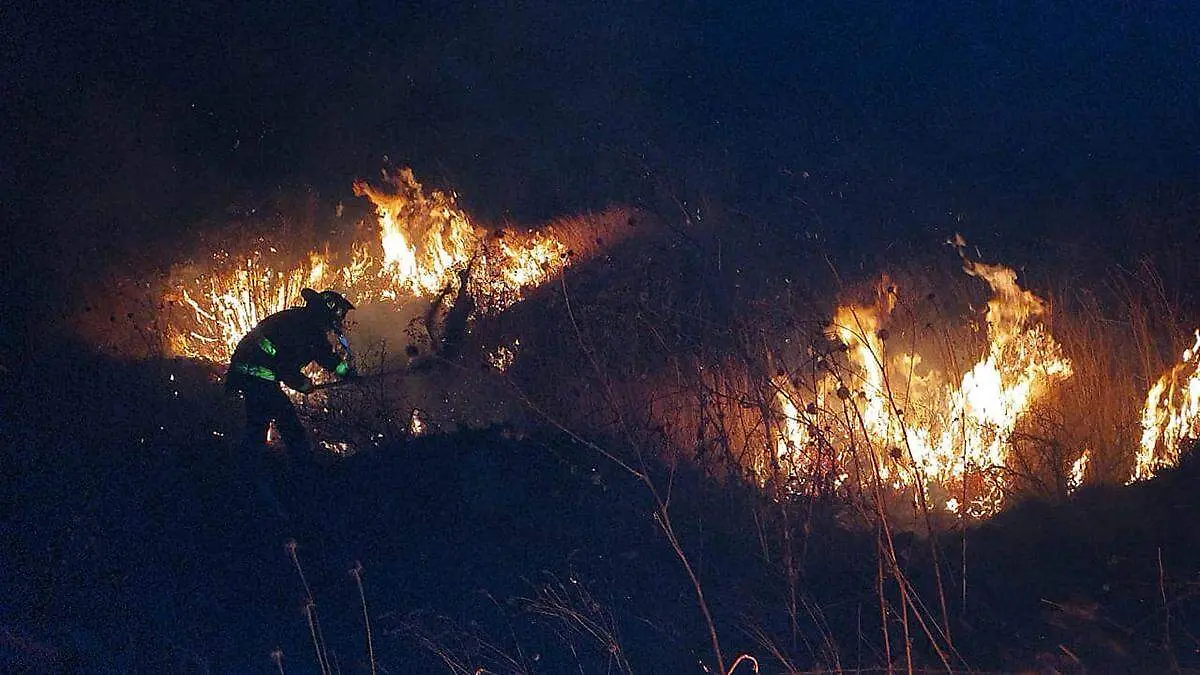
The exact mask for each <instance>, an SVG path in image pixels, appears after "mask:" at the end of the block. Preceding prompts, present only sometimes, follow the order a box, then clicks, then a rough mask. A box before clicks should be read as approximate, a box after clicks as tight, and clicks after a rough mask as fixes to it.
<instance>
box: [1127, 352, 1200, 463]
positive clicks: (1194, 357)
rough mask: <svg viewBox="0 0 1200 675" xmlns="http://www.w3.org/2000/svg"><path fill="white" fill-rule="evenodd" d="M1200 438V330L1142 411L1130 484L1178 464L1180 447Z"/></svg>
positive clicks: (1147, 399)
mask: <svg viewBox="0 0 1200 675" xmlns="http://www.w3.org/2000/svg"><path fill="white" fill-rule="evenodd" d="M1197 436H1200V330H1197V331H1196V333H1195V341H1194V342H1193V343H1192V346H1191V347H1189V348H1187V349H1185V350H1184V352H1183V356H1182V358H1181V359H1180V362H1179V363H1178V364H1177V365H1176V366H1175V367H1174V368H1172V369H1171V370H1170V371H1168V372H1166V373H1164V374H1163V376H1162V377H1160V378H1158V382H1156V383H1154V386H1153V387H1151V388H1150V392H1149V393H1148V394H1146V404H1145V406H1143V407H1142V442H1141V447H1140V448H1139V449H1138V452H1137V457H1136V458H1135V460H1134V467H1133V475H1132V476H1131V477H1130V482H1133V481H1139V480H1145V479H1147V478H1151V477H1153V476H1154V473H1155V472H1156V471H1158V470H1160V469H1162V468H1165V467H1170V466H1175V465H1176V464H1178V463H1179V453H1180V446H1182V445H1183V444H1184V443H1185V442H1186V441H1188V440H1189V439H1195V438H1196V437H1197Z"/></svg>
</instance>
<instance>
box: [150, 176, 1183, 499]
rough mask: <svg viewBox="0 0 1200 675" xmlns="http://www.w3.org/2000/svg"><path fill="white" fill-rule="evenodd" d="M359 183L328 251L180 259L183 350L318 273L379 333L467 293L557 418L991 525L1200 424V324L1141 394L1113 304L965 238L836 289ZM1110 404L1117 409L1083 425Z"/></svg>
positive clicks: (477, 332)
mask: <svg viewBox="0 0 1200 675" xmlns="http://www.w3.org/2000/svg"><path fill="white" fill-rule="evenodd" d="M354 193H355V195H357V196H360V197H363V198H365V199H366V200H367V201H366V203H365V204H364V205H369V208H370V211H371V212H370V213H369V214H367V215H365V216H364V217H363V218H362V219H361V220H360V221H358V222H357V223H356V224H355V226H354V227H353V228H351V231H350V233H349V234H348V235H345V236H343V237H342V238H341V241H340V242H338V243H337V244H336V245H332V244H330V243H325V244H324V245H320V244H319V243H316V242H312V241H310V242H309V243H310V244H311V245H309V246H300V247H298V248H292V249H288V248H286V247H283V246H282V245H281V244H280V243H279V242H275V243H272V241H271V240H270V239H268V238H265V237H259V238H258V239H256V240H254V241H252V242H251V243H250V244H249V245H247V246H244V247H241V248H240V249H238V248H237V247H234V248H231V249H223V250H220V251H216V252H214V253H212V254H211V256H210V257H209V258H208V259H207V260H206V261H205V262H203V263H200V264H190V265H186V266H178V267H176V268H174V269H173V270H172V273H171V274H170V276H169V279H168V281H167V284H166V286H167V291H166V293H165V300H166V301H167V302H166V303H165V305H166V306H168V307H170V308H171V309H169V310H168V316H167V318H166V321H165V325H166V329H165V339H166V344H167V347H168V349H169V351H170V352H171V353H172V354H174V355H177V356H183V357H187V358H192V359H200V360H205V361H209V362H212V363H215V364H221V363H224V362H225V361H226V360H227V359H228V356H229V354H230V353H231V352H232V349H233V347H234V345H236V343H237V340H238V339H240V337H241V336H242V335H243V334H244V333H245V332H247V331H248V330H249V329H250V328H251V327H252V326H253V325H255V324H256V323H257V322H258V321H260V320H261V319H262V318H263V317H265V316H266V315H267V314H270V313H271V312H275V311H278V310H280V309H282V308H284V307H286V306H289V305H292V304H296V303H297V301H298V296H299V291H300V289H301V288H303V287H306V286H311V287H333V288H338V289H340V290H343V291H344V292H345V293H346V294H347V296H348V297H350V299H351V300H352V301H353V302H355V303H356V304H358V305H359V306H360V308H362V310H360V312H359V314H363V315H364V316H367V315H370V313H371V312H377V313H378V310H377V309H375V308H378V309H381V310H384V311H383V313H382V314H379V317H377V318H376V319H373V320H372V321H374V323H375V324H377V326H376V328H377V330H376V331H375V333H376V334H375V335H374V336H373V339H379V340H381V341H388V340H391V341H392V343H393V344H394V343H395V341H396V337H397V336H403V337H401V338H399V339H403V340H404V341H406V342H407V343H408V344H410V345H411V344H415V343H420V342H422V340H425V342H424V343H423V344H422V346H425V345H429V346H432V344H431V343H432V342H434V341H435V336H434V329H433V326H432V324H434V323H435V322H437V321H439V319H441V320H444V317H445V316H446V314H445V313H446V312H449V311H451V309H452V307H453V305H454V304H455V303H456V302H458V301H460V299H461V298H464V297H466V298H469V299H470V301H471V302H472V303H473V304H472V306H471V307H470V308H469V316H467V317H466V320H467V326H468V330H469V331H471V335H472V337H471V341H472V345H473V347H472V348H473V349H474V350H475V352H476V353H475V354H473V356H472V358H474V356H477V357H478V359H477V360H478V361H480V364H481V365H482V364H485V363H490V365H491V368H492V369H494V370H495V371H500V372H502V373H503V374H504V376H505V377H509V378H510V379H511V381H512V382H514V383H516V384H518V386H519V387H521V388H522V389H523V391H524V392H525V394H526V395H528V396H529V397H530V400H534V399H537V400H541V401H544V402H545V404H546V407H545V410H546V411H547V412H552V414H555V415H558V416H561V417H562V418H563V419H568V420H571V421H572V423H575V424H579V425H581V426H586V427H593V428H598V429H604V428H606V427H608V426H609V425H612V424H618V423H621V424H628V423H629V422H630V421H631V420H632V421H634V422H636V424H637V425H638V426H639V427H640V428H641V431H640V432H639V434H641V435H642V436H643V437H647V438H648V437H653V438H651V439H650V442H653V443H657V444H659V445H660V446H661V447H663V448H664V452H665V453H666V454H667V455H670V456H675V457H678V456H680V455H683V456H689V457H690V458H691V459H694V460H697V461H699V462H700V463H702V464H705V465H706V466H709V468H710V469H712V470H714V471H717V472H734V473H739V474H745V475H748V476H751V477H753V479H754V480H755V481H756V482H758V483H759V484H760V485H762V486H764V487H768V488H770V489H772V490H778V491H779V493H780V494H828V495H837V496H839V497H840V498H842V499H848V500H851V501H855V500H858V501H861V500H864V499H868V498H869V496H870V495H872V494H875V493H877V492H879V491H884V492H887V493H888V494H890V495H892V497H890V499H891V500H892V501H894V502H895V503H897V504H899V505H902V506H903V508H905V509H915V510H924V509H931V510H932V511H933V512H934V513H936V514H938V515H939V517H948V518H962V517H966V518H982V517H988V516H991V515H994V514H995V513H997V512H998V511H999V510H1000V509H1002V508H1003V507H1004V506H1005V505H1006V504H1007V503H1009V502H1010V501H1011V500H1012V498H1014V497H1015V496H1019V495H1031V494H1036V495H1040V496H1044V497H1063V496H1066V495H1068V494H1070V493H1071V492H1072V491H1073V490H1075V489H1077V488H1078V487H1079V486H1080V485H1082V484H1083V483H1084V482H1085V481H1087V480H1092V481H1094V482H1122V481H1124V480H1127V479H1129V480H1137V479H1144V478H1147V477H1149V476H1150V475H1152V473H1153V471H1154V470H1156V469H1158V468H1161V467H1165V466H1171V465H1173V464H1175V463H1176V462H1177V460H1178V448H1179V447H1180V446H1181V444H1182V443H1184V442H1186V440H1187V439H1188V438H1190V437H1191V436H1194V435H1195V434H1196V433H1197V431H1198V429H1197V425H1198V422H1197V420H1198V419H1200V404H1197V401H1198V400H1200V394H1197V393H1196V392H1197V391H1200V387H1198V386H1197V385H1196V382H1198V381H1200V378H1198V376H1197V370H1196V362H1195V361H1196V357H1195V354H1196V352H1197V351H1200V334H1198V337H1197V343H1196V345H1193V347H1192V348H1191V349H1189V350H1188V351H1186V352H1185V353H1184V355H1183V359H1182V362H1181V363H1180V364H1179V365H1178V366H1176V367H1174V368H1173V369H1171V370H1169V371H1168V372H1167V373H1166V374H1165V375H1162V377H1161V379H1159V381H1158V384H1157V385H1155V386H1154V387H1149V388H1150V392H1149V394H1143V393H1140V392H1138V391H1136V387H1134V390H1131V389H1130V387H1129V386H1127V383H1129V382H1134V383H1136V382H1138V381H1142V380H1145V381H1147V386H1148V381H1149V380H1151V379H1155V378H1157V377H1158V373H1157V372H1154V373H1150V372H1147V371H1149V370H1150V369H1152V368H1160V370H1161V367H1160V366H1159V359H1158V358H1157V357H1155V356H1151V355H1149V354H1150V353H1151V352H1152V351H1153V350H1152V349H1150V348H1149V347H1147V346H1145V345H1143V346H1142V347H1140V348H1139V349H1140V352H1141V354H1142V356H1141V357H1140V358H1139V361H1138V363H1139V366H1140V368H1139V369H1138V372H1136V373H1133V372H1131V371H1130V369H1129V368H1114V363H1115V362H1116V361H1118V359H1116V358H1115V357H1113V358H1109V359H1102V358H1100V353H1099V352H1098V350H1097V345H1100V344H1102V345H1103V349H1104V351H1108V350H1115V349H1122V348H1123V341H1122V340H1115V339H1113V338H1112V337H1111V336H1112V333H1113V331H1112V330H1111V326H1109V327H1098V326H1100V319H1099V318H1096V317H1093V318H1092V319H1090V320H1089V318H1088V317H1089V312H1091V313H1092V314H1095V315H1098V314H1099V313H1100V310H1099V309H1098V308H1097V307H1098V305H1096V304H1095V303H1093V304H1092V305H1087V304H1086V303H1085V304H1082V305H1077V306H1076V307H1075V308H1074V311H1075V315H1074V316H1072V315H1070V314H1069V313H1068V312H1067V311H1065V310H1062V309H1061V307H1063V306H1066V305H1068V304H1070V303H1067V302H1060V303H1059V306H1060V310H1059V311H1055V310H1054V305H1053V304H1052V303H1051V302H1050V301H1048V300H1047V299H1046V298H1045V297H1040V296H1039V295H1037V294H1035V293H1033V292H1032V291H1031V290H1029V289H1028V288H1025V287H1023V286H1022V285H1021V284H1020V283H1019V282H1018V278H1017V275H1016V273H1015V272H1014V271H1013V270H1012V269H1011V268H1008V267H1005V266H1003V265H998V264H991V263H984V262H982V261H979V260H976V259H973V258H971V257H969V256H967V255H966V253H965V242H963V241H962V240H961V239H958V240H956V241H955V242H954V243H955V244H956V250H957V251H958V253H959V255H960V261H961V268H962V271H963V272H965V275H961V276H959V277H958V280H957V281H955V282H947V281H946V280H945V279H940V280H939V281H936V282H934V281H931V280H930V279H921V278H920V275H917V276H913V275H912V274H910V273H908V272H907V271H905V270H896V271H895V272H893V273H892V275H891V276H887V275H885V276H883V277H882V278H881V280H880V281H879V282H878V283H876V284H873V285H872V286H871V287H870V290H868V291H866V292H864V291H863V290H862V288H851V287H849V286H847V285H845V284H842V283H841V282H840V281H838V283H837V284H835V286H836V287H838V288H840V293H839V295H840V298H839V299H838V300H837V301H832V300H830V299H829V298H830V297H832V296H831V295H830V294H821V293H817V292H815V291H814V289H815V288H817V287H819V286H820V285H821V284H819V283H813V282H812V280H809V281H802V280H801V279H798V278H795V275H794V270H793V272H787V271H786V269H785V270H784V271H783V272H782V273H780V274H778V275H777V276H776V277H774V278H772V277H770V276H769V275H768V274H765V273H764V274H762V276H761V277H760V278H758V279H750V278H749V277H748V276H747V274H745V273H744V271H745V270H753V269H755V268H756V267H757V268H762V267H764V266H762V265H759V264H758V263H759V261H757V260H755V259H753V255H754V251H755V250H756V249H755V248H754V247H749V246H745V247H741V248H740V250H739V249H738V248H737V247H732V246H730V244H729V243H728V241H727V239H728V234H727V233H722V232H718V231H717V226H715V225H711V224H709V225H706V227H705V228H704V229H700V228H696V227H694V226H692V225H689V228H691V229H689V230H688V231H687V232H680V233H674V234H667V233H666V230H665V228H655V227H653V226H651V227H650V228H649V230H647V231H653V232H654V236H649V237H647V236H644V235H645V232H643V233H642V235H643V236H641V237H640V238H639V239H637V240H630V239H628V237H629V236H630V235H631V234H633V233H634V232H635V230H637V229H638V228H636V227H635V226H634V225H633V224H632V223H633V221H634V220H635V219H637V218H638V216H637V215H636V214H634V213H633V212H631V211H628V210H624V209H616V208H615V209H610V210H609V211H608V212H605V213H603V214H599V215H597V216H592V217H578V218H571V219H561V220H559V221H556V222H553V223H549V224H547V225H545V226H543V227H541V228H537V229H533V230H531V229H524V228H520V227H516V226H505V227H492V228H487V227H483V226H480V225H477V224H475V223H474V222H473V221H472V219H471V218H470V216H469V215H468V214H467V213H466V212H464V211H463V210H462V209H460V208H459V207H458V206H457V204H456V198H455V195H453V194H452V193H448V192H442V191H436V190H434V191H428V190H426V189H425V188H424V187H423V186H422V185H421V184H420V183H419V182H418V181H417V180H416V179H415V177H414V176H413V174H412V172H411V171H409V170H407V169H404V170H399V171H394V172H387V173H384V174H383V175H382V176H381V178H380V179H379V180H377V181H358V182H356V183H355V184H354ZM642 219H643V220H644V219H645V217H644V216H642ZM710 220H711V219H710ZM643 229H644V228H643ZM759 247H761V241H760V242H759ZM730 248H733V249H734V250H732V251H731V250H730ZM792 264H794V265H802V264H808V265H810V267H811V266H812V261H811V260H810V261H807V262H805V261H800V260H794V261H792ZM937 264H938V265H941V266H943V267H944V266H945V263H944V262H941V263H937ZM568 268H574V269H576V270H578V271H577V272H571V273H570V274H568V273H567V271H568ZM564 275H566V277H564ZM550 282H554V283H550ZM935 287H936V288H935ZM822 296H824V297H822ZM527 298H533V300H532V302H531V303H523V302H522V301H523V300H526V299H527ZM522 304H525V305H527V306H525V307H520V305H522ZM405 307H408V308H409V309H407V310H403V311H401V310H402V309H403V308H405ZM414 307H415V308H418V309H416V310H414V309H412V308H414ZM976 307H978V308H980V309H975V308H976ZM983 307H986V309H983ZM420 308H428V309H427V310H426V311H424V312H422V311H421V309H420ZM1134 313H1135V314H1136V312H1134ZM1141 316H1143V318H1145V317H1146V316H1148V312H1145V311H1143V312H1142V313H1141ZM416 324H424V325H423V330H422V329H421V327H420V326H418V327H417V328H414V326H416ZM1153 330H1154V329H1153V328H1151V327H1148V326H1146V325H1140V326H1137V327H1136V331H1134V332H1135V333H1136V332H1137V331H1140V333H1137V334H1138V335H1142V334H1145V333H1147V332H1152V331H1153ZM1064 331H1065V332H1064ZM381 336H382V337H381ZM423 336H426V337H423ZM1064 338H1065V339H1064ZM1142 342H1145V340H1144V339H1143V340H1142ZM368 348H372V347H371V346H368ZM384 349H386V347H385V348H384ZM580 364H586V366H587V367H585V368H583V369H580V368H579V365H580ZM1118 383H1121V384H1120V386H1118ZM475 388H476V389H478V390H481V391H482V390H483V389H485V388H486V387H484V386H482V385H480V386H478V387H475ZM1098 390H1099V391H1104V392H1105V395H1104V396H1097V395H1096V394H1097V391H1098ZM1143 391H1144V390H1143ZM383 398H388V397H383ZM394 398H395V397H391V398H388V400H392V401H393V402H394ZM1126 399H1136V400H1137V401H1138V403H1137V404H1133V403H1130V402H1129V401H1127V400H1126ZM1143 399H1144V401H1145V403H1144V405H1142V406H1141V408H1140V411H1137V410H1135V408H1137V406H1139V405H1141V404H1140V402H1141V400H1143ZM381 400H383V399H382V398H381ZM1098 406H1099V407H1100V408H1098ZM1101 408H1102V409H1103V410H1104V412H1105V414H1106V416H1107V417H1108V419H1107V420H1106V424H1104V425H1098V424H1096V423H1094V421H1093V422H1089V414H1088V413H1090V412H1094V411H1095V410H1097V409H1101ZM401 413H402V414H401ZM411 414H412V411H411V409H405V410H403V411H400V412H397V413H396V415H393V417H397V416H398V417H403V418H404V419H406V420H407V419H408V418H409V417H410V416H411ZM447 414H448V415H450V416H451V417H452V416H453V415H454V412H453V411H452V410H451V411H449V412H447ZM1135 414H1137V415H1138V419H1137V420H1136V421H1130V418H1131V416H1132V415H1135ZM1105 429H1107V431H1105ZM1102 431H1103V433H1101V432H1102ZM1134 436H1136V438H1134ZM1137 441H1140V446H1138V445H1135V444H1134V443H1136V442H1137ZM331 442H334V441H331ZM339 447H340V446H339ZM1138 447H1140V449H1136V448H1138Z"/></svg>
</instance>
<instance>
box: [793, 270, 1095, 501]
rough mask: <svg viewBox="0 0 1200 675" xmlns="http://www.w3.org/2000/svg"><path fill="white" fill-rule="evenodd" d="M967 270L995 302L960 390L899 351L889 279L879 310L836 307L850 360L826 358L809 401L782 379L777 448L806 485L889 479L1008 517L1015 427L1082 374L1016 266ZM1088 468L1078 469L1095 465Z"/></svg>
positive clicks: (896, 485) (839, 336) (839, 335)
mask: <svg viewBox="0 0 1200 675" xmlns="http://www.w3.org/2000/svg"><path fill="white" fill-rule="evenodd" d="M964 269H965V271H966V272H967V273H968V274H970V275H972V276H975V277H978V278H980V279H983V280H984V281H986V282H987V283H988V285H989V286H990V287H991V290H992V298H991V300H989V302H988V314H987V337H988V349H987V353H986V354H985V355H984V356H983V357H982V358H981V359H980V360H979V362H978V363H976V364H975V365H974V366H972V367H971V368H970V369H968V370H967V372H966V373H965V374H964V375H963V376H962V378H961V381H960V382H959V385H958V386H957V387H953V386H950V385H949V384H948V382H949V381H950V380H949V378H947V377H945V376H943V375H941V374H939V373H937V372H936V371H931V372H929V373H928V374H927V375H924V376H918V375H917V373H916V370H917V366H918V365H920V364H921V357H920V355H918V354H907V353H900V354H896V355H894V356H889V354H888V351H887V349H886V340H887V330H886V328H885V326H886V323H887V320H888V318H889V316H890V314H891V311H892V309H893V307H894V304H895V295H894V294H895V289H894V288H893V287H891V286H890V285H889V284H888V283H887V282H886V280H885V282H884V283H883V284H881V287H880V293H879V298H880V299H879V302H878V303H877V304H876V305H875V306H870V307H867V306H843V307H840V308H839V309H838V311H837V312H836V314H835V316H834V321H833V325H832V328H831V337H833V338H836V340H837V341H838V342H840V343H841V344H842V345H844V346H845V363H844V364H843V363H837V364H835V363H833V362H832V361H830V360H828V359H826V360H823V363H825V364H826V365H827V372H826V373H825V374H824V375H823V376H822V377H820V378H819V379H818V381H817V382H816V383H815V386H814V387H813V388H812V390H811V391H810V392H809V393H808V394H807V395H805V394H804V393H802V392H801V391H799V388H798V387H797V386H796V385H794V384H793V383H792V382H790V381H789V379H788V378H776V380H775V381H774V382H773V384H774V386H775V387H776V391H777V394H776V399H777V402H778V403H779V406H780V413H781V419H782V423H781V424H780V425H779V426H778V429H777V434H778V436H777V438H776V440H775V442H774V446H775V448H776V452H777V453H778V455H779V457H780V458H781V459H786V460H787V461H786V462H784V464H785V465H788V466H795V467H797V470H796V473H797V477H798V478H801V479H802V482H803V481H804V480H812V479H813V477H820V478H821V479H823V480H825V481H826V482H828V483H831V484H832V485H834V486H840V485H842V484H843V483H844V482H845V481H846V480H847V479H849V478H853V479H855V481H857V484H858V485H860V486H871V485H875V484H876V481H879V482H880V483H881V484H882V485H885V486H888V487H891V488H893V489H906V488H915V489H918V490H920V491H922V494H923V496H924V497H925V498H926V499H931V500H932V502H931V503H932V505H933V506H935V507H939V508H944V509H945V510H946V511H949V512H951V513H961V514H965V515H969V516H985V515H990V514H993V513H995V512H996V511H997V510H999V508H1000V507H1001V505H1002V503H1003V500H1004V496H1005V495H1004V487H1005V484H1004V481H1003V478H1002V477H1001V476H1002V471H1003V469H1004V467H1005V466H1006V465H1007V462H1008V456H1009V451H1010V447H1009V446H1010V444H1009V438H1010V436H1011V434H1012V432H1013V431H1014V429H1015V428H1016V426H1017V424H1018V422H1019V420H1020V417H1021V415H1022V414H1023V413H1024V412H1025V411H1027V410H1028V409H1029V407H1030V405H1031V404H1032V403H1033V402H1034V401H1036V400H1037V399H1038V398H1039V397H1041V396H1042V395H1044V394H1045V393H1046V392H1047V391H1048V388H1049V386H1050V385H1051V384H1052V383H1054V382H1055V381H1059V380H1062V379H1064V378H1067V377H1070V376H1071V374H1072V370H1071V364H1070V362H1069V361H1068V360H1067V359H1066V358H1065V357H1064V356H1063V354H1062V350H1061V348H1060V347H1059V345H1058V344H1057V343H1056V342H1055V341H1054V339H1053V338H1052V337H1051V336H1050V334H1049V333H1048V332H1047V331H1046V329H1045V327H1044V326H1043V325H1042V324H1041V323H1040V322H1039V321H1038V317H1040V316H1041V315H1042V314H1043V313H1044V311H1045V308H1044V305H1043V303H1042V302H1041V301H1040V300H1039V299H1038V298H1037V297H1036V296H1034V295H1033V294H1032V293H1030V292H1028V291H1025V290H1022V289H1021V288H1020V287H1019V286H1017V284H1016V274H1015V273H1014V272H1013V271H1012V270H1010V269H1008V268H1005V267H1000V266H992V265H983V264H980V263H976V262H972V261H970V260H966V259H965V258H964ZM898 383H902V386H901V385H900V384H898ZM823 448H832V450H833V460H832V461H833V465H832V466H827V467H824V466H823V467H812V466H810V464H811V462H812V461H813V460H814V458H816V459H815V461H820V462H825V461H827V460H825V459H822V458H823V457H826V456H827V455H828V454H829V453H828V452H825V451H822V449H823ZM863 452H865V453H866V454H865V455H864V454H863ZM1081 462H1083V463H1082V464H1079V465H1078V466H1077V472H1078V473H1079V474H1082V471H1083V467H1084V466H1086V459H1085V458H1081Z"/></svg>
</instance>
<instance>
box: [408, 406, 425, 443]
mask: <svg viewBox="0 0 1200 675" xmlns="http://www.w3.org/2000/svg"><path fill="white" fill-rule="evenodd" d="M408 435H409V436H413V437H416V436H424V435H425V421H424V420H422V419H421V411H420V410H418V409H416V408H413V411H412V417H411V418H410V419H409V421H408Z"/></svg>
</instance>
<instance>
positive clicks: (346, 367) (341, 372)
mask: <svg viewBox="0 0 1200 675" xmlns="http://www.w3.org/2000/svg"><path fill="white" fill-rule="evenodd" d="M333 372H334V374H335V375H337V376H338V377H340V378H342V379H343V380H349V379H353V378H355V377H358V370H357V369H356V368H355V367H354V366H352V365H350V362H349V361H342V362H341V363H339V364H338V366H337V368H334V369H333Z"/></svg>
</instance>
